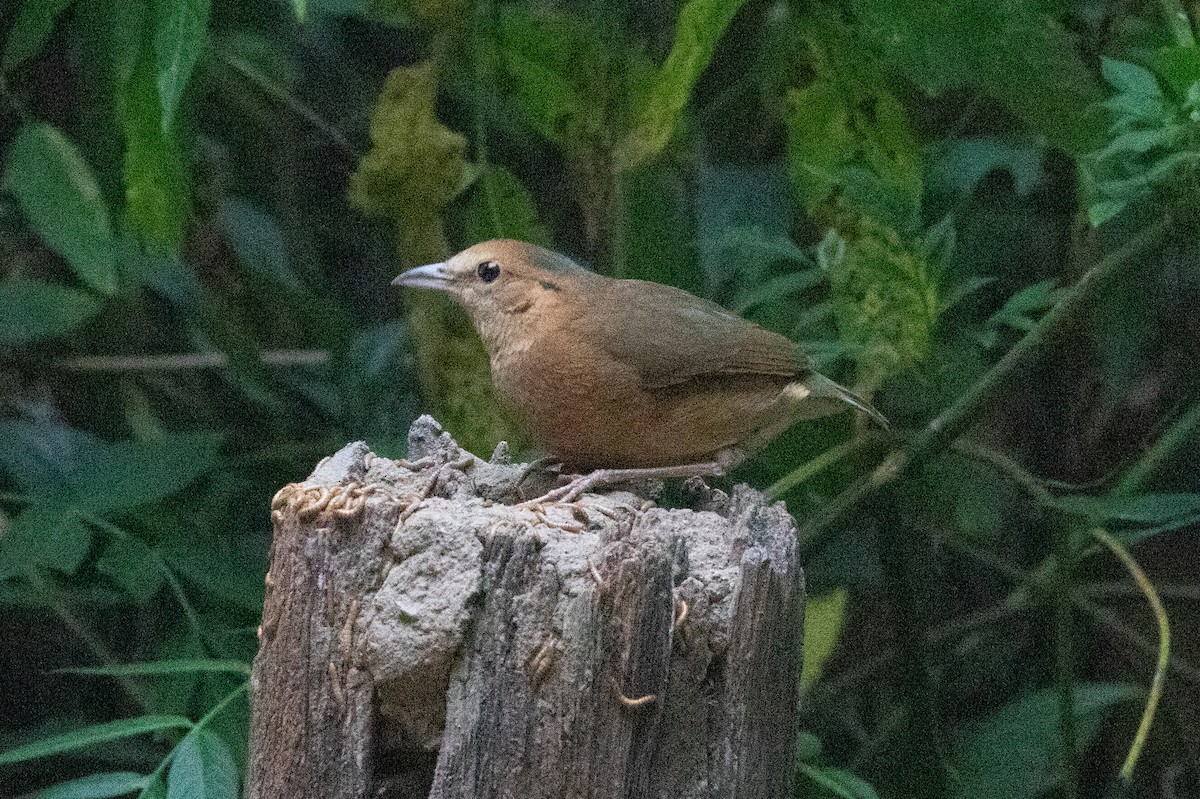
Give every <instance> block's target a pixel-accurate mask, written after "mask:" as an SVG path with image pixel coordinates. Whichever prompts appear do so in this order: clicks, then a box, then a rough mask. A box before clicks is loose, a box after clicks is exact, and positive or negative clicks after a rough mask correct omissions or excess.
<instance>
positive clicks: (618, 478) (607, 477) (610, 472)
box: [520, 449, 746, 507]
mask: <svg viewBox="0 0 1200 799" xmlns="http://www.w3.org/2000/svg"><path fill="white" fill-rule="evenodd" d="M745 457H746V456H745V455H744V454H743V453H742V452H740V451H739V450H734V449H725V450H721V451H720V452H718V453H717V456H716V458H715V459H714V460H711V461H708V462H705V463H685V464H680V465H679V466H651V467H645V468H638V469H596V470H595V471H593V472H589V473H588V474H581V475H577V476H576V477H575V478H574V479H572V480H571V481H570V482H569V483H567V484H566V485H563V486H559V487H558V488H555V489H554V490H552V491H549V492H547V493H546V494H545V495H544V496H540V497H538V498H537V499H531V500H529V501H527V502H522V503H521V505H520V507H532V506H535V505H541V504H543V503H548V502H573V501H574V500H576V499H578V498H579V496H580V495H581V494H583V492H585V491H587V490H588V489H590V488H595V487H596V486H602V485H612V484H613V483H627V482H629V481H630V480H647V479H658V480H667V479H670V478H674V477H720V476H722V475H724V474H725V472H727V471H728V470H729V469H732V468H733V467H734V466H737V465H738V464H739V463H741V462H742V461H743V460H745Z"/></svg>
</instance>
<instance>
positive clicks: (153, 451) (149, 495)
mask: <svg viewBox="0 0 1200 799" xmlns="http://www.w3.org/2000/svg"><path fill="white" fill-rule="evenodd" d="M220 442H221V437H220V436H219V435H218V434H216V433H208V432H201V433H173V434H171V435H168V436H164V437H162V438H156V439H149V440H146V441H122V442H120V443H117V444H114V445H112V446H111V447H109V448H108V449H107V450H106V451H104V452H102V453H91V454H90V455H89V456H88V457H85V458H83V459H82V460H81V461H80V464H79V466H78V468H76V469H75V471H74V472H73V473H72V474H71V481H72V483H73V484H74V485H75V486H76V493H75V496H74V497H73V501H75V502H76V503H78V504H79V505H80V506H82V507H84V508H86V509H87V510H89V511H91V512H93V513H99V514H110V513H116V512H121V511H126V510H130V509H131V508H136V507H138V506H139V505H146V504H148V503H151V502H157V501H158V500H160V499H163V498H164V497H168V496H170V495H171V494H174V493H175V492H177V491H179V490H181V489H183V488H185V487H186V486H187V485H188V484H190V483H192V482H194V481H195V480H196V479H197V478H199V477H200V476H201V475H203V474H204V473H206V472H208V471H210V470H211V469H213V468H215V467H216V466H217V465H218V464H219V462H220V456H219V453H218V451H217V448H218V446H219V445H220Z"/></svg>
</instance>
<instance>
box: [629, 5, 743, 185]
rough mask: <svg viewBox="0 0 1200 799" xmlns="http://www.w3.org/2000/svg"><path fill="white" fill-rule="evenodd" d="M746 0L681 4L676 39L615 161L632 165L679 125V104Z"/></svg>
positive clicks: (682, 104)
mask: <svg viewBox="0 0 1200 799" xmlns="http://www.w3.org/2000/svg"><path fill="white" fill-rule="evenodd" d="M745 2H746V0H688V1H687V2H686V3H684V5H683V8H681V9H680V10H679V18H678V20H677V22H676V23H675V39H674V41H673V43H672V44H671V51H670V52H669V53H668V54H667V60H666V61H665V62H664V63H663V65H662V67H660V68H659V69H658V70H657V72H656V74H655V76H654V79H653V82H652V83H651V84H650V88H649V90H648V91H647V92H646V93H645V94H644V96H643V97H642V98H641V100H640V102H639V103H638V107H637V108H636V109H635V111H634V114H635V121H634V126H633V129H632V130H631V131H630V132H629V133H628V134H627V135H626V136H625V139H624V141H623V142H622V143H621V145H620V146H619V148H618V151H617V162H618V164H620V166H621V167H623V168H624V169H626V170H632V169H634V168H636V167H638V166H639V165H641V164H642V163H644V162H645V161H647V160H649V159H650V158H653V157H654V156H655V155H657V154H658V153H660V152H662V150H663V148H664V147H666V146H667V143H668V142H669V141H670V140H671V137H672V136H673V135H674V133H675V130H676V129H677V128H678V127H679V122H680V119H681V118H682V116H683V110H684V108H685V107H686V106H687V102H688V98H689V97H691V94H692V88H693V87H694V86H695V85H696V80H697V79H698V78H699V77H700V73H702V72H703V71H704V68H705V67H707V66H708V62H709V61H710V60H711V59H712V56H713V52H714V51H715V50H716V49H717V42H719V41H720V39H721V36H722V35H724V33H725V29H726V28H727V27H728V26H729V23H730V22H731V21H733V18H734V16H735V15H736V14H737V12H738V11H739V10H740V9H741V7H742V6H743V5H744V4H745Z"/></svg>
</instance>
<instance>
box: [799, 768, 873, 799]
mask: <svg viewBox="0 0 1200 799" xmlns="http://www.w3.org/2000/svg"><path fill="white" fill-rule="evenodd" d="M800 773H801V774H803V775H804V776H806V777H808V778H809V779H810V780H812V781H813V782H815V783H816V784H817V785H820V786H821V787H822V788H824V789H825V790H827V791H829V792H830V793H832V794H833V795H834V796H840V797H842V799H879V794H877V793H876V792H875V789H874V788H873V787H872V786H871V784H870V783H869V782H867V781H866V780H864V779H862V778H861V777H857V776H855V775H854V774H851V773H850V772H849V771H846V770H844V769H840V768H830V767H829V766H814V765H812V764H811V763H801V764H800Z"/></svg>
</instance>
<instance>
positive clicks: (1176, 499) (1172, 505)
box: [1051, 494, 1200, 524]
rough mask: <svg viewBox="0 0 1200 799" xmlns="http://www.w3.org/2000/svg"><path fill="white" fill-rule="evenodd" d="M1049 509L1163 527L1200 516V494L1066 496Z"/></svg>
mask: <svg viewBox="0 0 1200 799" xmlns="http://www.w3.org/2000/svg"><path fill="white" fill-rule="evenodd" d="M1051 507H1053V508H1056V509H1058V510H1061V511H1065V512H1067V513H1074V514H1078V515H1081V516H1088V517H1090V518H1092V519H1095V520H1097V521H1120V522H1134V523H1139V524H1165V523H1168V522H1171V521H1173V520H1175V519H1179V518H1182V517H1184V516H1191V515H1193V514H1196V513H1200V494H1141V495H1138V496H1131V497H1088V496H1078V495H1076V496H1068V497H1061V498H1059V499H1057V500H1055V501H1054V502H1053V503H1052V504H1051Z"/></svg>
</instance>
